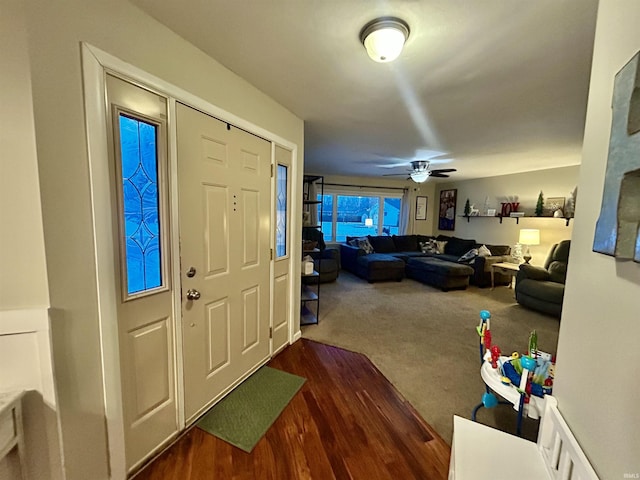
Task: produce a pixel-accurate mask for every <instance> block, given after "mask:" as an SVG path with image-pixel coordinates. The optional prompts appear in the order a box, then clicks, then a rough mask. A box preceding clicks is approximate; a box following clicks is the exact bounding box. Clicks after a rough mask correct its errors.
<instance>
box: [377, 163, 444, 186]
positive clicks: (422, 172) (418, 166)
mask: <svg viewBox="0 0 640 480" xmlns="http://www.w3.org/2000/svg"><path fill="white" fill-rule="evenodd" d="M410 163H411V170H409V173H408V175H409V176H408V177H407V180H409V179H411V180H413V181H414V182H416V183H423V182H425V181H426V180H427V178H429V177H439V178H447V177H449V175H447V173H450V172H455V171H456V169H455V168H435V169H433V170H429V161H428V160H413V161H412V162H410ZM393 175H407V174H406V173H385V174H384V175H383V177H390V176H393Z"/></svg>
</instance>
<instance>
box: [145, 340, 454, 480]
mask: <svg viewBox="0 0 640 480" xmlns="http://www.w3.org/2000/svg"><path fill="white" fill-rule="evenodd" d="M269 366H271V367H273V368H278V369H281V370H283V371H286V372H289V373H293V374H296V375H300V376H302V377H304V378H306V379H307V381H306V382H305V384H304V385H303V386H302V388H301V389H300V391H299V392H298V393H297V394H296V395H295V397H294V398H293V399H292V400H291V402H290V403H289V405H288V406H287V407H286V408H285V409H284V411H283V412H282V414H281V415H280V417H279V418H278V419H277V420H276V421H275V422H274V424H273V425H272V427H271V428H270V429H269V430H268V432H267V433H266V434H265V436H264V437H263V438H262V439H261V440H260V441H259V442H258V444H257V445H256V447H255V448H254V450H253V452H251V453H246V452H244V451H242V450H240V449H238V448H235V447H233V446H231V445H229V444H227V443H226V442H224V441H223V440H220V439H218V438H216V437H214V436H213V435H210V434H208V433H206V432H204V431H202V430H200V429H198V428H196V427H194V428H191V429H190V430H189V431H188V432H187V433H186V434H185V435H183V436H182V437H180V438H179V439H178V440H177V441H176V442H175V443H174V444H173V445H171V446H170V447H169V448H168V449H166V450H165V451H164V452H163V453H162V454H161V455H160V456H159V457H158V458H156V459H155V460H154V461H153V462H152V463H150V464H149V465H147V466H146V467H145V468H144V469H143V470H142V471H141V472H139V473H138V475H136V477H135V479H136V480H152V479H153V480H165V479H180V480H195V479H198V480H200V479H202V480H205V479H207V480H208V479H232V480H244V479H252V480H253V479H259V480H263V479H265V480H270V479H273V480H281V479H320V480H331V479H337V480H343V479H345V480H346V479H354V480H359V479H364V480H377V479H380V480H385V479H399V478H402V479H411V478H415V479H420V480H429V479H434V480H438V479H445V478H446V477H447V470H448V464H449V455H450V448H449V446H448V445H447V444H446V443H445V442H444V441H443V440H442V439H441V438H440V437H439V436H438V434H437V433H436V432H435V431H434V430H433V429H432V428H431V427H430V426H429V425H428V424H427V423H426V422H425V421H424V420H423V419H422V418H421V417H420V415H419V414H418V413H417V412H416V410H415V409H414V408H413V407H412V406H411V405H410V404H409V403H408V402H407V401H406V400H405V399H404V398H403V397H402V396H401V395H400V393H399V392H398V391H397V390H396V389H395V388H394V387H393V385H391V383H390V382H389V381H388V380H387V379H386V378H385V377H384V376H383V375H382V374H381V372H380V371H379V370H378V369H377V368H376V367H375V365H373V364H372V363H371V362H370V361H369V359H367V358H366V357H364V356H363V355H360V354H358V353H354V352H350V351H347V350H343V349H340V348H337V347H333V346H330V345H325V344H322V343H318V342H314V341H311V340H306V339H302V340H299V341H298V342H296V343H295V344H293V345H291V346H289V347H287V348H286V349H284V350H283V351H282V352H280V353H279V354H278V355H277V356H276V357H274V358H273V359H272V360H271V362H269Z"/></svg>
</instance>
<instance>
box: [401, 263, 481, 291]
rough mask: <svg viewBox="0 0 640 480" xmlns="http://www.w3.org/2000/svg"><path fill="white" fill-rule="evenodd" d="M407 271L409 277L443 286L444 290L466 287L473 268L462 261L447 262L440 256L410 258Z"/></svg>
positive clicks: (428, 283) (439, 286)
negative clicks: (439, 257)
mask: <svg viewBox="0 0 640 480" xmlns="http://www.w3.org/2000/svg"><path fill="white" fill-rule="evenodd" d="M406 272H407V277H408V278H413V279H414V280H418V281H419V282H422V283H426V284H427V285H432V286H434V287H438V288H441V289H442V290H443V291H445V292H446V291H447V290H451V289H454V288H457V289H465V288H467V286H468V285H469V277H470V276H471V275H473V268H471V267H470V266H469V265H464V264H462V263H453V262H447V261H446V260H440V259H438V258H433V257H427V258H409V259H408V260H407V266H406Z"/></svg>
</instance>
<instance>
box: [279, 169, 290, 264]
mask: <svg viewBox="0 0 640 480" xmlns="http://www.w3.org/2000/svg"><path fill="white" fill-rule="evenodd" d="M287 175H288V169H287V167H286V165H280V164H278V170H277V175H276V258H279V257H284V256H286V255H287V201H288V198H287V181H288V180H287Z"/></svg>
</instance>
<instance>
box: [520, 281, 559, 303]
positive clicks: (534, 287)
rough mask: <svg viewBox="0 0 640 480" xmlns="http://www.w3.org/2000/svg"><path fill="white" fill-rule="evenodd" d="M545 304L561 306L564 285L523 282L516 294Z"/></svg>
mask: <svg viewBox="0 0 640 480" xmlns="http://www.w3.org/2000/svg"><path fill="white" fill-rule="evenodd" d="M517 293H520V294H524V295H526V296H528V297H531V298H535V299H538V300H542V301H544V302H546V303H553V304H562V299H563V297H564V285H563V284H561V283H557V282H545V281H538V280H524V281H523V283H522V285H520V287H519V288H518V292H517Z"/></svg>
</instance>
